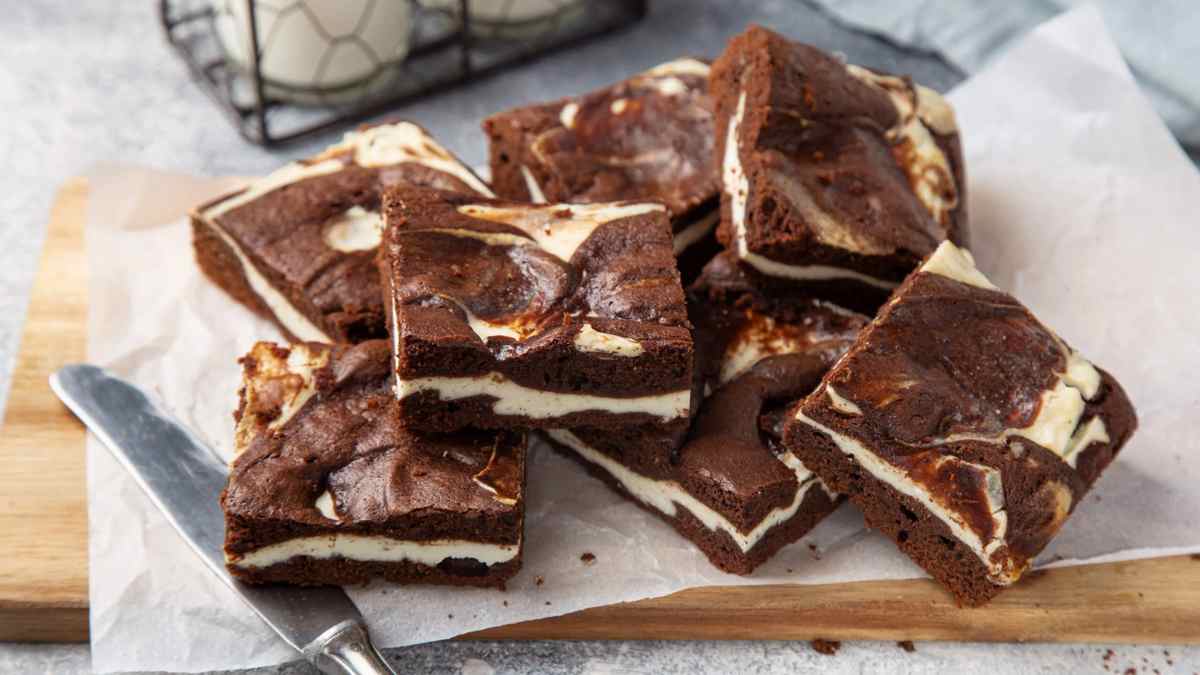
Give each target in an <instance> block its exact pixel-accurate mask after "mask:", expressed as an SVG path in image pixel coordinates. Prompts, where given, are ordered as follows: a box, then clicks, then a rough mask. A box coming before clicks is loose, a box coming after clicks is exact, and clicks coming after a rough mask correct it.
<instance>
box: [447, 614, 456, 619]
mask: <svg viewBox="0 0 1200 675" xmlns="http://www.w3.org/2000/svg"><path fill="white" fill-rule="evenodd" d="M446 618H447V619H453V618H454V615H453V614H447V615H446Z"/></svg>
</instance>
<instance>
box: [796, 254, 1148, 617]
mask: <svg viewBox="0 0 1200 675" xmlns="http://www.w3.org/2000/svg"><path fill="white" fill-rule="evenodd" d="M1136 426H1137V418H1136V415H1135V413H1134V409H1133V406H1132V405H1131V404H1130V402H1129V399H1128V398H1127V397H1126V396H1125V392H1124V391H1122V389H1121V387H1120V385H1118V384H1117V382H1116V381H1115V380H1114V379H1113V378H1112V377H1111V376H1110V375H1109V374H1108V373H1106V372H1104V371H1102V370H1100V369H1098V368H1096V367H1095V366H1093V365H1092V364H1091V363H1089V362H1088V361H1087V360H1086V359H1084V358H1083V357H1082V356H1080V355H1079V353H1078V352H1076V351H1074V350H1073V349H1071V348H1070V347H1069V346H1067V344H1066V343H1065V342H1063V341H1062V340H1061V339H1060V338H1059V337H1058V336H1057V335H1055V334H1054V333H1053V332H1052V331H1050V330H1049V329H1047V328H1046V327H1045V326H1043V325H1042V324H1041V323H1040V322H1038V320H1037V319H1036V318H1034V317H1033V315H1031V314H1030V313H1029V311H1028V310H1027V309H1026V308H1025V307H1023V306H1022V305H1021V304H1020V303H1019V302H1018V301H1017V300H1015V299H1014V298H1013V297H1012V296H1010V295H1008V294H1006V293H1004V292H1002V291H1000V290H998V289H996V287H995V286H993V285H992V284H991V283H990V282H989V281H988V280H987V278H986V277H984V275H983V274H981V273H980V272H979V271H978V270H977V269H976V268H975V266H974V261H973V260H972V258H971V256H970V254H969V253H967V252H966V251H964V250H962V249H959V248H958V247H956V246H954V244H951V243H949V242H945V243H943V244H942V245H941V246H939V248H938V249H937V251H936V252H935V253H934V254H933V255H932V256H931V257H930V258H929V259H928V260H927V261H926V262H925V263H924V264H923V265H922V266H921V267H920V268H919V269H918V270H917V271H916V272H914V273H913V274H912V275H911V276H909V278H908V279H907V280H906V281H905V282H904V284H903V285H902V286H901V287H900V288H899V289H898V290H897V291H896V294H895V295H894V296H893V297H892V299H891V300H890V301H889V302H888V303H887V304H886V305H885V306H884V308H883V310H882V311H881V312H880V314H879V316H878V317H877V318H876V319H875V320H874V321H873V322H872V323H871V325H870V326H869V327H868V328H867V329H865V330H864V331H863V333H862V335H861V336H860V337H859V338H858V341H857V342H856V343H855V345H854V346H853V347H852V348H851V349H850V351H849V352H848V353H847V354H846V356H845V357H844V358H842V359H841V360H840V361H839V362H838V363H837V365H836V366H835V367H834V368H833V369H832V370H831V371H830V372H829V373H828V374H827V375H826V376H825V378H824V380H823V381H822V383H821V385H820V387H818V388H817V390H816V391H814V392H813V393H812V394H811V395H810V396H809V397H808V398H807V399H805V401H804V402H803V404H802V405H800V406H799V407H798V408H797V409H796V410H795V411H794V414H793V415H792V416H791V419H790V421H789V422H788V423H787V427H786V431H785V444H786V445H787V446H788V447H789V448H791V449H792V450H793V451H794V452H795V453H796V454H797V455H798V456H799V457H800V458H801V459H802V460H803V461H804V463H805V464H806V465H807V466H809V467H811V468H812V469H813V471H815V472H816V473H817V474H818V475H820V476H821V478H822V479H823V480H825V482H826V483H828V484H829V486H830V487H831V488H833V489H834V490H836V491H837V492H841V493H844V494H847V495H848V496H849V497H850V499H851V501H853V502H854V503H855V504H856V505H857V506H858V507H859V508H861V509H862V511H863V513H864V515H865V516H866V520H867V524H868V525H869V526H871V527H873V528H876V529H879V530H880V531H882V532H883V533H885V534H886V535H888V536H889V537H891V538H892V539H893V540H895V541H896V543H897V545H898V546H899V547H900V549H901V550H902V551H904V552H905V553H906V554H908V555H909V556H910V557H911V558H912V559H913V560H914V561H916V562H917V563H918V564H919V565H921V566H922V567H924V568H925V569H926V570H927V571H928V572H929V573H930V574H931V575H932V576H933V577H934V578H935V579H937V580H938V581H940V582H941V583H942V584H943V585H945V586H946V587H947V588H948V589H949V590H950V591H951V592H952V593H954V595H955V596H956V597H957V598H958V599H959V601H960V602H962V603H964V604H968V605H978V604H981V603H983V602H986V601H987V600H988V599H989V598H991V597H993V596H994V595H996V593H998V592H1000V591H1001V590H1002V589H1003V588H1004V587H1006V586H1008V585H1010V584H1012V583H1014V582H1015V581H1016V580H1017V579H1018V578H1019V577H1020V576H1021V574H1022V573H1023V572H1024V571H1025V569H1026V568H1027V567H1028V566H1029V564H1030V563H1031V562H1032V560H1033V559H1034V557H1035V556H1036V555H1037V554H1038V552H1040V551H1041V550H1042V549H1043V548H1044V547H1045V546H1046V544H1047V543H1048V542H1049V541H1050V539H1051V538H1052V537H1053V536H1054V535H1055V533H1056V532H1058V530H1059V528H1060V527H1062V524H1063V523H1064V522H1065V521H1066V519H1067V516H1068V515H1070V513H1071V511H1072V510H1073V509H1074V508H1075V505H1076V504H1078V503H1079V502H1080V500H1081V499H1082V498H1083V496H1084V494H1085V493H1086V492H1087V490H1088V489H1089V488H1090V487H1091V485H1092V483H1093V482H1095V480H1096V478H1097V477H1098V476H1099V475H1100V472H1101V471H1103V470H1104V468H1105V467H1106V466H1107V465H1108V464H1109V462H1111V461H1112V459H1113V457H1114V456H1115V454H1116V453H1117V452H1118V451H1119V450H1120V449H1121V446H1122V445H1124V443H1125V441H1126V440H1128V438H1129V437H1130V435H1131V434H1132V433H1133V431H1134V429H1135V428H1136Z"/></svg>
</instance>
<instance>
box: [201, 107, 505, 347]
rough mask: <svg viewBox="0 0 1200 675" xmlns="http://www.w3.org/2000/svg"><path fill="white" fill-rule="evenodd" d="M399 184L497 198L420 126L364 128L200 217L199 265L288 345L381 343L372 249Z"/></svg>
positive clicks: (204, 209) (398, 124)
mask: <svg viewBox="0 0 1200 675" xmlns="http://www.w3.org/2000/svg"><path fill="white" fill-rule="evenodd" d="M393 183H405V184H413V185H425V186H430V187H437V188H442V189H446V190H459V191H463V192H470V193H476V194H481V195H487V196H490V195H491V191H490V190H489V189H488V187H487V185H485V184H484V183H483V182H482V181H480V180H479V178H478V177H476V176H475V174H473V173H471V170H470V169H468V168H467V167H466V166H464V165H463V164H462V162H460V161H458V159H456V158H455V157H454V156H453V155H451V154H450V153H449V152H448V151H447V150H446V149H445V148H443V147H442V146H440V145H439V144H438V143H437V142H436V141H435V140H434V139H433V138H432V137H431V136H430V135H429V134H428V133H426V132H425V130H424V129H422V128H421V127H419V126H417V125H415V124H413V123H411V122H396V123H392V124H382V125H377V126H370V127H364V128H362V129H360V130H358V131H353V132H350V133H348V134H346V136H345V138H344V139H343V140H342V142H340V143H338V144H336V145H333V146H331V147H329V148H328V149H326V150H325V151H324V152H322V153H320V154H318V155H316V156H315V157H310V158H308V159H304V160H300V161H298V162H294V163H292V164H288V165H286V166H284V167H282V168H280V169H279V170H277V171H275V172H274V173H272V174H270V175H268V176H266V177H264V178H260V179H258V180H256V181H254V182H253V183H251V184H249V185H247V186H246V187H245V188H243V189H241V190H238V191H237V192H234V193H232V194H228V195H225V196H224V197H221V198H219V199H217V200H215V201H212V202H209V203H207V204H203V205H201V206H199V207H197V208H196V209H194V210H193V211H192V214H191V218H192V235H193V242H194V246H195V249H196V260H197V262H198V263H199V264H200V269H201V270H203V271H204V273H205V274H206V275H207V276H208V278H209V279H211V280H212V281H213V282H214V283H215V284H217V285H218V286H220V287H221V288H223V289H224V290H225V291H226V292H227V293H229V294H230V295H231V296H233V298H234V299H235V300H237V301H238V302H240V303H242V304H244V305H246V306H247V307H249V308H250V309H251V310H253V311H254V312H256V313H258V314H259V315H261V316H263V317H265V318H267V319H270V320H271V321H273V322H274V323H275V324H276V325H277V326H279V329H280V330H281V331H282V332H283V334H284V336H285V337H287V338H288V339H289V340H312V341H318V342H358V341H361V340H365V339H371V338H385V337H387V329H386V327H385V325H384V312H383V303H382V300H381V298H382V292H381V291H380V286H379V274H378V270H377V268H376V266H375V251H376V249H377V248H378V246H379V239H380V232H381V229H382V221H381V216H380V191H381V189H382V187H383V186H385V185H389V184H393Z"/></svg>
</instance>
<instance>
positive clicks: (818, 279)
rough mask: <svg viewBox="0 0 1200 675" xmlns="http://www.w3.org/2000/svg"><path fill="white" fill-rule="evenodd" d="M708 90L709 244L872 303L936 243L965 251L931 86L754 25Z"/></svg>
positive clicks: (956, 191)
mask: <svg viewBox="0 0 1200 675" xmlns="http://www.w3.org/2000/svg"><path fill="white" fill-rule="evenodd" d="M711 91H712V95H713V99H714V105H715V109H716V125H717V128H716V134H717V135H716V142H717V148H716V156H717V158H718V161H719V163H720V167H721V180H722V197H721V225H720V227H719V229H718V238H719V239H720V240H721V242H722V243H723V244H725V245H726V246H727V247H729V248H730V249H732V250H734V251H736V252H737V254H738V255H739V256H740V257H741V258H742V259H743V260H744V261H745V262H746V263H747V264H749V265H750V266H751V267H753V268H754V270H755V271H756V272H757V273H758V274H760V275H761V276H762V277H763V279H764V280H766V281H770V282H773V283H776V284H780V285H790V286H797V285H798V286H802V287H805V288H808V289H812V290H814V291H816V292H818V293H819V294H824V295H828V294H830V293H838V294H842V295H849V294H850V290H851V289H853V290H855V291H857V292H858V293H859V294H861V295H863V296H864V297H865V296H870V297H872V298H874V304H875V306H878V304H881V303H882V302H883V300H885V299H886V298H887V295H888V293H889V292H890V291H891V290H892V289H893V288H895V287H896V286H897V285H898V284H899V282H900V281H901V280H903V279H904V277H905V276H906V275H907V274H908V273H909V272H910V271H912V270H913V269H914V268H915V267H916V266H917V265H918V264H920V262H921V260H922V259H923V258H924V257H925V256H927V255H928V254H929V253H931V252H932V251H933V250H934V248H936V247H937V245H938V244H939V243H940V242H941V241H943V240H945V239H950V240H952V241H955V242H957V243H959V244H965V243H966V210H965V209H966V200H965V195H964V181H963V161H962V153H961V148H960V144H959V138H958V130H957V126H956V123H955V119H954V113H953V110H952V109H951V108H950V106H949V104H947V103H946V102H945V101H944V100H943V99H942V98H941V97H940V96H939V95H938V94H937V93H936V92H934V91H933V90H931V89H928V88H926V87H923V86H921V85H919V84H915V83H913V82H912V81H911V80H910V79H909V78H906V77H897V76H891V75H885V74H882V73H877V72H875V71H871V70H869V69H866V68H862V67H859V66H854V65H847V64H845V63H843V62H842V61H840V60H838V59H837V58H835V57H834V56H832V55H830V54H827V53H825V52H823V51H821V50H819V49H816V48H815V47H811V46H809V45H805V44H801V43H798V42H793V41H790V40H788V39H786V38H784V37H783V36H781V35H779V34H777V33H774V32H772V31H770V30H767V29H765V28H762V27H758V26H754V27H751V28H750V29H748V30H747V31H746V32H744V33H742V34H741V35H738V36H736V37H734V38H733V39H732V40H731V41H730V43H729V45H728V47H727V48H726V50H725V51H724V52H723V53H722V55H721V56H720V57H719V58H718V59H717V61H716V62H715V63H714V64H713V69H712V76H711ZM872 309H873V308H872Z"/></svg>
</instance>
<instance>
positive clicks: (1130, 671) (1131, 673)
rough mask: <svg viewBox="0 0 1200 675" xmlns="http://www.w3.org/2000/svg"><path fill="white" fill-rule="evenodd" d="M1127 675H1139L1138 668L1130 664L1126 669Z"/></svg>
mask: <svg viewBox="0 0 1200 675" xmlns="http://www.w3.org/2000/svg"><path fill="white" fill-rule="evenodd" d="M1125 675H1137V668H1134V667H1133V666H1130V667H1128V668H1126V669H1125Z"/></svg>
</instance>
